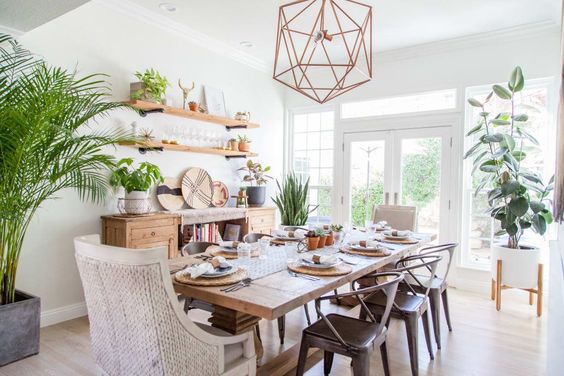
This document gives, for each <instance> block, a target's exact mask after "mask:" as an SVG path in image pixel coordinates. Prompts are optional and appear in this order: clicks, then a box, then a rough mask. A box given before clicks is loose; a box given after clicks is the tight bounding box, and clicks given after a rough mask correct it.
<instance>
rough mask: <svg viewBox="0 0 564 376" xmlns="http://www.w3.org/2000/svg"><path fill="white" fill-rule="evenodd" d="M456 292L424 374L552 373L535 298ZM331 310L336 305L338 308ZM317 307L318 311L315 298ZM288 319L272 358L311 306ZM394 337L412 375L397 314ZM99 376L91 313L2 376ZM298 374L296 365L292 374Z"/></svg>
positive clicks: (267, 340)
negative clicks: (531, 301) (497, 300)
mask: <svg viewBox="0 0 564 376" xmlns="http://www.w3.org/2000/svg"><path fill="white" fill-rule="evenodd" d="M449 294H450V295H449V298H450V305H451V311H452V319H453V326H454V331H453V332H452V333H449V332H448V331H447V328H446V325H445V324H444V322H443V327H442V334H443V341H442V342H443V344H442V349H441V350H440V351H436V349H435V360H434V361H430V360H429V356H428V354H427V352H426V348H425V344H424V342H423V332H422V330H420V338H421V340H420V343H419V349H420V352H419V362H420V374H421V375H445V376H447V375H448V376H451V375H454V376H459V375H463V376H474V375H475V376H490V375H491V376H501V375H512V376H520V375H523V376H531V375H544V374H545V362H546V344H545V342H546V340H545V339H546V322H547V317H546V315H545V316H543V317H542V318H540V319H539V318H537V317H536V316H535V310H534V307H531V306H529V305H528V304H527V301H528V296H527V294H526V293H524V292H519V291H504V295H503V297H504V302H503V303H504V304H503V307H502V311H501V312H497V311H496V310H495V305H494V303H493V302H492V301H491V300H489V299H488V297H487V296H481V295H476V294H472V293H468V292H461V291H457V290H454V289H452V290H450V291H449ZM325 309H327V310H333V309H335V306H331V308H329V307H326V308H325ZM325 309H324V310H325ZM337 309H338V308H337ZM310 310H311V313H312V314H313V310H314V308H313V304H311V305H310ZM352 312H354V311H352ZM547 313H548V312H547ZM190 315H191V317H193V318H194V319H195V320H198V321H200V320H204V319H205V316H204V314H202V313H200V312H191V313H190ZM286 325H287V329H286V330H287V333H286V344H285V345H284V346H283V347H282V346H280V345H279V343H278V334H277V327H276V322H275V321H273V322H268V321H264V320H263V321H262V322H261V332H262V338H263V341H264V347H265V358H267V359H268V358H271V357H273V356H275V355H276V354H278V353H279V352H280V351H282V350H285V349H287V348H290V347H291V346H292V345H294V344H295V343H297V342H298V341H299V336H300V333H301V329H302V328H303V326H304V325H305V318H304V315H303V310H296V311H294V312H291V313H290V314H289V315H288V316H287V324H286ZM388 338H389V339H388V349H389V350H388V351H389V357H390V366H391V373H392V375H394V376H404V375H405V376H409V375H410V374H411V372H410V368H409V357H408V353H407V341H406V338H405V330H404V327H403V324H402V323H401V322H399V321H394V320H392V324H391V327H390V334H389V337H388ZM320 360H321V358H320V356H313V357H312V358H311V361H310V363H311V365H312V367H311V368H310V369H309V370H308V372H307V373H306V374H307V375H323V362H322V361H321V362H320ZM371 372H372V375H382V374H383V371H382V366H381V360H380V355H379V352H378V351H376V352H375V354H374V357H373V361H372V369H371ZM99 374H100V373H99V371H98V370H97V367H96V365H95V364H94V361H93V359H92V355H91V352H90V342H89V336H88V320H87V319H86V318H85V317H84V318H79V319H76V320H71V321H67V322H64V323H61V324H58V325H54V326H50V327H46V328H43V329H42V330H41V353H40V354H39V355H37V356H33V357H30V358H27V359H24V360H22V361H19V362H16V363H13V364H10V365H7V366H5V367H2V368H0V376H8V375H9V376H16V375H17V376H27V375H57V376H65V375H69V376H70V375H99ZM293 374H294V371H292V372H289V373H288V374H287V375H288V376H289V375H293ZM331 374H332V375H339V376H341V375H350V374H351V369H350V367H349V361H348V360H347V359H346V358H343V357H340V356H336V357H335V362H334V364H333V370H332V372H331Z"/></svg>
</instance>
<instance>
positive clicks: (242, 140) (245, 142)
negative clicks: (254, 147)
mask: <svg viewBox="0 0 564 376" xmlns="http://www.w3.org/2000/svg"><path fill="white" fill-rule="evenodd" d="M237 139H238V141H239V151H244V152H249V151H251V140H250V139H249V138H248V137H247V136H246V135H238V136H237Z"/></svg>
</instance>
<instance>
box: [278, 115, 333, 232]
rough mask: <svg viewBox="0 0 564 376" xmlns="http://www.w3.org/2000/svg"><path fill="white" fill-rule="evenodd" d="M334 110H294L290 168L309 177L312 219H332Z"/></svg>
mask: <svg viewBox="0 0 564 376" xmlns="http://www.w3.org/2000/svg"><path fill="white" fill-rule="evenodd" d="M333 123H334V119H333V111H324V112H314V113H307V114H295V115H294V116H293V122H292V128H291V132H290V139H291V140H292V145H291V153H290V163H289V164H290V168H291V169H293V170H294V172H296V174H298V175H299V176H301V177H302V178H304V179H307V178H309V194H308V200H309V204H310V205H313V206H316V205H319V206H318V207H317V209H316V210H315V211H314V212H313V213H311V214H310V217H309V220H310V221H312V222H323V223H329V222H331V212H332V206H333V204H332V201H333V200H332V188H333Z"/></svg>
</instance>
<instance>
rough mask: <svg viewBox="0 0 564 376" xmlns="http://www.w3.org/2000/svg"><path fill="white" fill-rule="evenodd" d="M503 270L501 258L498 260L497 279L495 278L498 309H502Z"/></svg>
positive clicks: (496, 305) (496, 307)
mask: <svg viewBox="0 0 564 376" xmlns="http://www.w3.org/2000/svg"><path fill="white" fill-rule="evenodd" d="M501 270H502V266H501V260H497V273H496V279H495V281H496V289H495V309H497V310H498V311H500V310H501V285H502V282H501V281H502V279H501Z"/></svg>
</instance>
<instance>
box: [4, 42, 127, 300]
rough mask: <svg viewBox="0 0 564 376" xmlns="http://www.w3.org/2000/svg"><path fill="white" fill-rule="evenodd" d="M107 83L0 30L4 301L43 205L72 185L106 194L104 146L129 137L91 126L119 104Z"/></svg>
mask: <svg viewBox="0 0 564 376" xmlns="http://www.w3.org/2000/svg"><path fill="white" fill-rule="evenodd" d="M104 80H105V77H104V76H103V75H90V76H86V77H83V78H78V77H77V76H76V74H75V73H74V72H69V71H66V70H64V69H61V68H57V67H52V66H49V65H48V64H47V63H45V62H44V61H43V60H42V59H40V58H38V57H35V56H33V55H32V54H30V52H29V51H27V50H26V49H24V48H23V47H21V46H20V45H19V44H18V43H17V42H16V41H15V40H14V39H12V38H11V37H10V36H8V35H4V34H0V305H2V304H9V303H12V302H14V299H15V288H16V286H15V282H16V273H17V270H18V260H19V257H20V252H21V250H22V244H23V242H24V238H25V236H26V232H27V230H28V228H29V224H30V221H31V219H32V218H33V216H34V214H35V213H36V212H37V210H38V209H39V208H40V207H41V205H42V204H43V203H44V202H45V201H46V200H49V199H52V198H55V196H56V194H57V193H60V192H61V191H62V190H65V189H68V188H71V189H74V190H76V191H77V192H78V194H79V196H80V198H81V199H83V200H90V201H93V202H102V201H104V199H105V197H106V194H107V192H109V184H108V178H107V170H108V169H109V168H111V167H112V166H113V165H114V158H113V157H112V156H110V155H107V154H106V153H104V152H103V149H104V147H106V146H109V145H114V144H116V143H118V142H122V141H123V142H128V141H131V138H130V137H129V136H128V135H127V134H124V133H123V132H120V131H115V130H112V131H107V130H105V131H101V130H96V129H94V125H95V123H94V122H93V121H92V120H93V119H94V118H96V117H99V116H101V115H106V114H107V113H108V112H109V111H111V110H113V109H115V108H118V107H122V105H121V104H118V103H113V102H109V101H106V99H107V97H108V95H109V94H110V91H109V89H108V84H107V83H106V82H105V81H104ZM90 126H91V127H90Z"/></svg>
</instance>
